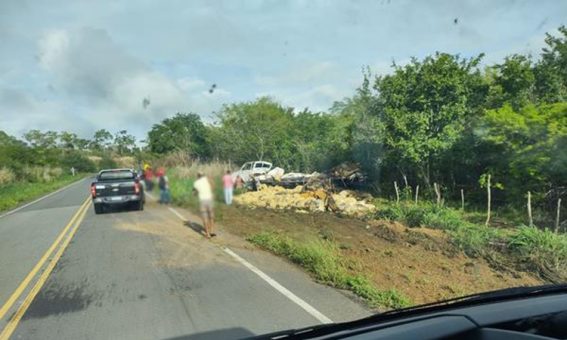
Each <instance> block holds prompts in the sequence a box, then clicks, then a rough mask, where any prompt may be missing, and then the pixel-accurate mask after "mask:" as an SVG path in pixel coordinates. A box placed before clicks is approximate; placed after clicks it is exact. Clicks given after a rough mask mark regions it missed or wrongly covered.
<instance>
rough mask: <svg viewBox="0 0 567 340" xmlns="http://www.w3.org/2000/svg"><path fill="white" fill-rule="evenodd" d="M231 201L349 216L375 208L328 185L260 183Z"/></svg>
mask: <svg viewBox="0 0 567 340" xmlns="http://www.w3.org/2000/svg"><path fill="white" fill-rule="evenodd" d="M234 202H235V203H237V204H239V205H243V206H246V207H249V208H256V207H261V208H270V209H290V210H295V211H298V212H306V211H310V212H324V211H331V212H335V213H338V214H343V215H347V216H353V217H364V216H365V215H368V214H369V213H372V212H374V211H375V210H376V207H375V206H374V205H373V204H371V203H367V202H365V201H364V200H358V199H357V198H356V197H355V196H354V195H353V194H352V192H351V191H348V190H343V191H341V192H339V193H336V194H334V193H331V191H330V190H329V189H328V188H323V187H320V188H316V189H307V188H306V187H304V186H296V187H295V188H293V189H286V188H284V187H282V186H268V185H266V184H260V186H259V187H258V191H250V192H247V193H244V194H241V195H238V196H235V197H234Z"/></svg>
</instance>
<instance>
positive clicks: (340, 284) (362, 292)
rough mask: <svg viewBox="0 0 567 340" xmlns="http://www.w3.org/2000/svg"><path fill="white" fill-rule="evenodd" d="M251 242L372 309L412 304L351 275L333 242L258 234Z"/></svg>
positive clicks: (265, 233) (355, 275)
mask: <svg viewBox="0 0 567 340" xmlns="http://www.w3.org/2000/svg"><path fill="white" fill-rule="evenodd" d="M248 240H249V241H250V242H252V243H254V244H256V245H258V246H260V247H261V248H264V249H266V250H269V251H271V252H272V253H274V254H276V255H280V256H284V257H286V258H288V259H289V260H291V261H292V262H294V263H296V264H298V265H300V266H302V267H303V268H305V269H306V270H307V271H309V272H310V273H312V274H313V275H314V277H315V278H316V279H317V280H318V281H319V282H322V283H324V284H327V285H330V286H333V287H336V288H340V289H348V290H350V291H352V292H353V293H355V294H356V295H358V296H360V297H362V298H363V299H365V300H366V301H367V302H368V303H369V305H370V306H372V307H387V308H402V307H406V306H409V305H410V304H411V303H410V301H409V299H407V298H406V297H404V296H403V295H401V294H400V293H399V292H397V291H396V290H394V289H389V290H379V289H378V288H376V287H375V286H374V285H373V284H372V282H371V281H370V280H369V279H368V278H367V277H365V276H364V275H363V274H360V273H358V274H351V273H349V271H348V270H347V267H348V263H346V261H345V260H344V259H343V258H341V256H340V251H339V248H338V246H337V245H336V244H335V243H333V242H332V241H328V240H316V241H304V242H299V241H295V240H292V239H291V238H289V237H286V236H281V235H279V234H275V233H269V232H263V233H259V234H255V235H253V236H251V237H249V238H248Z"/></svg>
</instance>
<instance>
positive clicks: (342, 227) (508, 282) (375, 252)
mask: <svg viewBox="0 0 567 340" xmlns="http://www.w3.org/2000/svg"><path fill="white" fill-rule="evenodd" d="M219 208H220V209H219V210H220V211H219V213H220V214H219V220H220V223H222V224H223V225H224V226H225V229H226V230H227V231H229V232H231V233H234V234H237V235H239V236H243V237H246V236H249V235H252V234H255V233H258V232H261V231H275V232H278V233H282V234H284V235H288V236H290V237H292V238H294V239H297V240H307V239H315V238H321V239H329V240H332V241H334V242H336V243H337V244H338V246H339V248H340V252H341V255H342V256H344V257H345V259H348V260H349V261H351V262H352V263H353V267H352V268H351V270H353V272H360V271H363V272H364V273H366V274H367V275H368V277H370V278H371V279H372V280H373V281H374V283H375V284H376V286H377V287H378V288H380V289H391V288H394V289H396V290H397V291H399V292H401V293H403V294H404V295H405V296H407V297H409V298H410V299H411V300H412V302H413V303H416V304H419V303H426V302H433V301H437V300H440V299H446V298H451V297H456V296H462V295H466V294H471V293H476V292H481V291H487V290H494V289H499V288H506V287H511V286H522V285H537V284H542V283H543V282H542V281H541V280H540V279H538V278H536V277H534V276H532V275H530V274H528V273H524V272H518V271H514V270H507V271H506V272H500V271H497V270H495V269H493V268H492V267H491V266H490V265H489V264H488V263H487V262H486V261H485V260H483V259H480V258H469V257H466V256H465V255H464V254H462V252H460V251H459V250H458V249H456V248H455V247H454V246H453V245H452V244H451V243H450V241H449V239H448V238H447V236H446V235H445V234H444V233H443V232H442V231H439V230H433V229H427V228H411V229H410V228H407V227H405V226H403V225H401V224H398V223H393V222H386V221H370V222H364V221H360V220H357V219H353V218H346V217H343V218H341V217H337V216H334V215H332V214H326V213H309V214H300V213H297V212H293V211H287V210H278V211H276V210H268V209H261V208H260V209H254V210H249V209H245V208H242V207H240V208H236V207H225V206H222V207H219Z"/></svg>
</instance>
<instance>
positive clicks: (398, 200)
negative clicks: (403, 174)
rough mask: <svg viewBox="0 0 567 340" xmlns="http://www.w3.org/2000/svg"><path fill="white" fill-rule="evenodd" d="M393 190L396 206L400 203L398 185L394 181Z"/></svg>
mask: <svg viewBox="0 0 567 340" xmlns="http://www.w3.org/2000/svg"><path fill="white" fill-rule="evenodd" d="M394 189H396V204H397V203H400V191H399V190H398V183H397V182H396V181H394Z"/></svg>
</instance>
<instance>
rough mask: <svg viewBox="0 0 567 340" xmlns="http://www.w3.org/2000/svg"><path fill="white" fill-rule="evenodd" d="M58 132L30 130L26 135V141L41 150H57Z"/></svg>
mask: <svg viewBox="0 0 567 340" xmlns="http://www.w3.org/2000/svg"><path fill="white" fill-rule="evenodd" d="M57 137H58V135H57V132H55V131H47V132H41V131H40V130H29V131H28V132H26V133H25V134H24V139H25V140H26V141H27V142H28V144H29V145H30V146H32V147H39V148H46V149H50V148H55V147H57Z"/></svg>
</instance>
